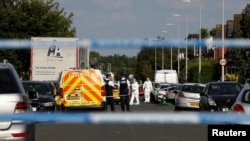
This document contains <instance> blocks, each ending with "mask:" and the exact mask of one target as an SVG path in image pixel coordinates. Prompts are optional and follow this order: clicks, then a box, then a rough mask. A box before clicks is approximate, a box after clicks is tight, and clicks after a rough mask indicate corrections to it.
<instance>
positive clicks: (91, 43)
mask: <svg viewBox="0 0 250 141" xmlns="http://www.w3.org/2000/svg"><path fill="white" fill-rule="evenodd" d="M53 42H54V41H53V37H51V41H48V40H46V41H33V40H27V39H26V40H22V39H20V40H18V39H7V40H0V48H31V47H44V46H50V45H51V44H53ZM57 44H58V45H59V46H60V47H76V46H77V47H91V48H100V47H103V48H125V47H126V48H141V47H161V48H162V47H165V48H170V47H186V46H187V47H194V46H196V47H199V46H200V47H206V46H210V47H221V46H225V47H250V46H249V45H250V39H225V40H223V41H222V40H218V39H215V40H213V41H210V42H208V41H206V40H201V41H199V40H188V41H187V42H186V41H185V40H176V39H173V40H168V39H166V40H145V39H144V40H143V39H131V40H126V39H124V40H123V39H106V40H104V39H102V40H101V39H100V40H91V39H83V40H72V41H68V40H66V41H63V39H61V41H60V40H58V41H57Z"/></svg>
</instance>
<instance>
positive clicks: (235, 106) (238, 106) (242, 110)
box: [233, 104, 245, 113]
mask: <svg viewBox="0 0 250 141" xmlns="http://www.w3.org/2000/svg"><path fill="white" fill-rule="evenodd" d="M233 110H234V111H235V112H238V113H245V111H244V108H243V107H242V106H241V105H240V104H236V105H234V106H233Z"/></svg>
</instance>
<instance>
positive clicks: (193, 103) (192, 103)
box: [189, 102, 199, 108]
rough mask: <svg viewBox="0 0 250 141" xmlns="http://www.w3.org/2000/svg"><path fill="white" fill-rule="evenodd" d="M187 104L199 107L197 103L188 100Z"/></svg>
mask: <svg viewBox="0 0 250 141" xmlns="http://www.w3.org/2000/svg"><path fill="white" fill-rule="evenodd" d="M189 106H191V107H196V108H198V107H199V103H195V102H190V103H189Z"/></svg>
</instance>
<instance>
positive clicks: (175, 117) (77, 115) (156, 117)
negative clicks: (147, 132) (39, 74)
mask: <svg viewBox="0 0 250 141" xmlns="http://www.w3.org/2000/svg"><path fill="white" fill-rule="evenodd" d="M9 119H14V120H20V121H25V122H33V123H41V122H42V123H43V122H48V123H85V124H107V123H109V124H250V115H247V114H237V113H220V112H218V113H216V112H165V113H162V112H136V113H133V112H123V113H119V112H117V113H109V112H101V113H89V112H53V113H46V112H35V113H29V114H21V113H20V114H5V115H1V116H0V121H8V120H9Z"/></svg>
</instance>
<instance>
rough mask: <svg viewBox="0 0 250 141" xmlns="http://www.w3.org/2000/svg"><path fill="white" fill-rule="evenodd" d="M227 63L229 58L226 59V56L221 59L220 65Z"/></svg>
mask: <svg viewBox="0 0 250 141" xmlns="http://www.w3.org/2000/svg"><path fill="white" fill-rule="evenodd" d="M226 64H227V60H226V59H224V58H222V59H220V65H221V66H225V65H226Z"/></svg>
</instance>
